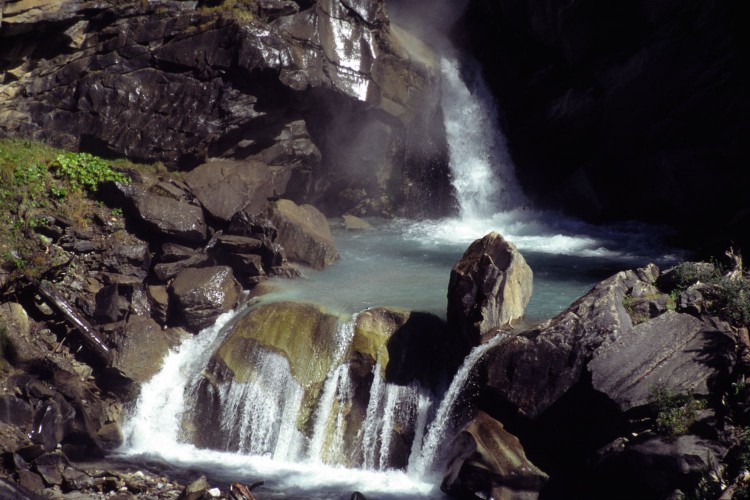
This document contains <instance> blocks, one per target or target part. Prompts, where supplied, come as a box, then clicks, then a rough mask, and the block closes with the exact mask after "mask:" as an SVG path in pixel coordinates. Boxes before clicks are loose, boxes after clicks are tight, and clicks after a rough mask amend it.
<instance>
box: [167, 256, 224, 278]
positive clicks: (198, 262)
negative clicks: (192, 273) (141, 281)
mask: <svg viewBox="0 0 750 500" xmlns="http://www.w3.org/2000/svg"><path fill="white" fill-rule="evenodd" d="M212 264H213V262H212V260H211V259H210V258H209V256H208V255H206V254H204V253H193V255H191V256H190V257H188V258H187V259H184V260H178V261H176V262H163V263H162V262H160V263H159V264H156V265H155V266H154V274H155V275H156V277H157V278H158V279H159V280H160V281H162V282H164V283H166V282H167V281H169V280H171V279H172V278H174V277H175V276H177V275H178V274H180V273H181V272H182V271H184V270H185V269H188V268H198V267H202V266H210V265H212Z"/></svg>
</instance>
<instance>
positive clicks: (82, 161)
mask: <svg viewBox="0 0 750 500" xmlns="http://www.w3.org/2000/svg"><path fill="white" fill-rule="evenodd" d="M52 169H53V171H54V172H55V173H56V174H57V175H58V176H59V177H61V178H62V179H64V180H66V181H67V182H68V183H69V184H70V186H71V187H72V188H73V189H82V188H83V189H86V190H87V191H89V192H92V193H93V192H95V191H96V189H97V187H98V186H99V183H101V182H107V181H114V182H122V183H128V182H130V179H129V178H128V177H127V176H126V175H125V174H123V173H122V172H118V171H117V170H113V169H112V167H110V166H109V163H108V162H107V161H106V160H103V159H101V158H99V157H96V156H94V155H91V154H89V153H62V154H59V155H57V157H56V158H55V162H54V163H53V164H52ZM63 192H67V191H65V189H64V188H63ZM52 194H53V195H54V194H55V193H52Z"/></svg>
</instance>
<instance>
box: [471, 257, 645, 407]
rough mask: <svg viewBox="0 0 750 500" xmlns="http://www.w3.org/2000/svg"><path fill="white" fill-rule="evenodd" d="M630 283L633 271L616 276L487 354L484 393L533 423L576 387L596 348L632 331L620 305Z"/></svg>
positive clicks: (634, 279) (627, 317)
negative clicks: (486, 389) (507, 404)
mask: <svg viewBox="0 0 750 500" xmlns="http://www.w3.org/2000/svg"><path fill="white" fill-rule="evenodd" d="M636 281H638V278H637V276H636V274H635V273H634V272H633V271H623V272H620V273H617V274H616V275H614V276H612V277H611V278H609V279H606V280H604V281H602V282H601V283H599V284H597V285H596V286H595V287H594V288H593V289H592V290H591V291H590V292H589V293H587V294H586V295H584V296H583V297H581V298H580V299H578V301H576V302H575V303H574V304H573V305H571V306H570V307H569V308H568V309H567V310H566V311H564V312H563V313H561V314H560V315H558V316H557V317H555V318H553V319H552V320H550V321H547V322H545V323H543V324H541V325H539V326H538V327H536V328H534V329H532V330H530V331H527V332H522V333H521V334H519V335H517V336H515V337H512V338H510V339H508V340H506V341H504V342H502V343H501V344H500V345H498V346H497V347H494V348H492V349H491V350H490V351H489V353H488V355H487V359H488V363H487V366H486V375H485V376H486V377H487V387H488V388H489V389H490V390H491V391H492V392H493V394H494V396H495V397H497V398H499V399H500V400H503V401H506V402H508V403H510V404H512V405H513V406H516V407H517V408H519V409H520V410H521V411H522V412H523V413H524V414H525V415H527V416H529V417H530V418H537V417H539V416H540V415H541V414H542V413H543V412H544V411H545V410H546V409H547V408H549V407H550V406H551V405H552V404H554V403H555V402H556V401H558V400H559V399H560V398H561V397H562V396H563V395H564V394H566V393H567V392H568V390H569V389H571V388H572V387H573V386H574V385H575V384H576V383H577V382H578V381H579V378H580V376H581V372H582V370H583V369H584V366H585V364H586V363H587V361H588V360H589V359H590V358H591V356H592V355H593V353H594V352H595V351H596V350H597V349H598V348H599V347H600V346H601V345H602V344H608V343H611V342H614V341H616V340H617V339H618V338H620V337H621V336H622V335H623V334H625V333H627V332H628V331H629V330H630V328H632V320H631V318H630V316H629V315H628V313H627V312H626V311H625V309H624V307H623V305H622V301H623V298H624V297H625V295H627V293H628V292H629V291H630V290H631V289H632V287H633V285H634V284H635V283H636Z"/></svg>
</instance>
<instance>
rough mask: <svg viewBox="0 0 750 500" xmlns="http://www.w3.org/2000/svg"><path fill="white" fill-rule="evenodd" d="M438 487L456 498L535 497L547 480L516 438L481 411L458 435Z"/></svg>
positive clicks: (545, 475)
mask: <svg viewBox="0 0 750 500" xmlns="http://www.w3.org/2000/svg"><path fill="white" fill-rule="evenodd" d="M449 457H450V458H449V460H448V462H449V463H448V466H447V472H446V474H445V477H444V478H443V482H442V484H441V486H440V488H441V489H442V490H443V491H444V492H446V493H448V494H450V495H452V496H456V497H459V498H470V497H475V496H479V497H484V498H518V499H521V498H523V499H526V498H528V499H533V498H537V497H538V495H539V492H540V491H541V489H542V487H543V486H544V484H545V483H546V482H547V480H548V479H549V477H548V476H547V474H545V473H544V472H543V471H541V470H540V469H539V468H538V467H536V466H535V465H534V464H533V463H531V462H530V461H529V460H528V458H526V453H525V452H524V449H523V447H522V446H521V443H520V442H519V441H518V438H517V437H516V436H514V435H512V434H511V433H509V432H508V431H506V430H505V428H504V427H503V425H502V424H501V423H500V422H498V421H497V420H495V419H493V418H492V417H490V416H489V415H487V414H486V413H484V412H479V413H478V414H477V416H476V417H474V419H473V420H472V421H471V422H470V423H469V424H468V425H467V426H466V427H464V429H463V430H462V431H461V432H460V433H459V434H458V436H457V437H456V439H455V441H454V442H453V445H452V449H451V451H450V453H449Z"/></svg>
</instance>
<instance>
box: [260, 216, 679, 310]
mask: <svg viewBox="0 0 750 500" xmlns="http://www.w3.org/2000/svg"><path fill="white" fill-rule="evenodd" d="M510 217H511V216H508V219H510ZM512 217H513V218H514V220H513V223H512V225H509V224H507V223H506V222H505V221H503V220H502V219H496V220H492V219H491V220H487V221H482V222H481V223H471V222H467V221H453V220H450V219H449V220H443V221H426V222H418V223H414V222H409V221H403V220H401V221H399V220H397V221H385V220H377V219H370V220H369V222H370V223H371V224H372V225H373V229H371V230H364V231H346V230H345V229H344V228H343V227H341V226H340V225H339V224H338V223H337V222H336V221H332V224H333V228H334V229H333V232H334V239H335V241H336V246H337V248H338V250H339V253H340V254H341V259H340V260H339V261H338V262H336V263H335V264H334V265H332V266H330V267H329V268H327V269H326V270H324V271H322V272H320V271H314V270H311V269H304V270H303V275H304V277H303V279H301V280H274V283H273V284H272V287H273V290H274V291H273V292H272V293H271V294H269V295H268V296H266V297H265V300H301V301H311V302H317V303H321V304H323V305H325V306H327V307H328V308H329V309H331V310H333V311H335V312H339V313H342V314H353V313H356V312H359V311H362V310H364V309H367V308H370V307H376V306H395V307H401V308H406V309H411V310H417V311H425V312H430V313H433V314H436V315H438V316H440V317H443V318H444V317H445V314H446V307H447V292H448V281H449V278H450V272H451V268H452V267H453V265H454V264H455V263H456V262H457V261H458V259H460V257H461V255H462V254H463V253H464V251H466V249H467V248H468V246H469V244H470V243H471V242H472V241H473V240H474V239H476V238H479V237H481V236H483V235H484V234H487V233H489V232H490V231H491V230H498V231H500V232H501V234H503V235H504V236H505V237H506V238H507V239H509V240H510V241H512V242H514V243H515V244H516V245H517V246H518V247H519V250H520V251H521V253H522V254H523V256H524V258H525V259H526V261H527V262H528V264H529V266H530V267H531V269H532V270H533V272H534V293H533V295H532V298H531V301H530V303H529V305H528V307H527V309H526V318H525V321H526V322H527V324H533V323H538V322H539V321H542V320H545V319H548V318H551V317H553V316H555V315H556V314H558V313H560V312H561V311H563V310H564V309H565V308H566V307H568V306H569V305H570V304H571V303H572V302H574V301H575V300H576V299H577V298H579V297H580V296H582V295H583V294H585V293H586V292H587V291H588V290H589V289H590V288H591V287H592V286H593V285H594V284H596V283H597V282H599V281H601V280H603V279H605V278H607V277H608V276H611V275H612V274H614V273H616V272H617V271H620V270H622V269H627V268H633V267H639V266H642V265H645V264H647V263H648V262H656V263H658V264H661V265H662V266H663V265H669V263H671V262H674V261H675V260H676V259H677V258H678V254H677V253H675V252H674V251H672V250H669V249H667V248H664V247H663V246H661V245H652V246H651V247H649V243H648V242H654V241H658V239H657V238H656V237H655V236H654V235H653V234H651V232H653V231H654V228H647V227H645V226H635V227H629V226H626V227H623V228H620V229H618V230H615V229H613V228H612V227H609V228H607V229H606V231H605V230H603V229H599V228H596V227H594V226H583V225H582V224H581V223H578V224H577V225H576V226H571V227H564V224H562V223H560V224H558V225H557V226H552V225H551V224H547V225H542V223H541V222H538V221H536V220H535V221H534V222H533V224H532V223H526V224H519V223H518V215H517V214H514V215H513V216H512ZM532 232H533V233H535V234H531V233H532ZM545 233H546V234H545Z"/></svg>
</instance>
